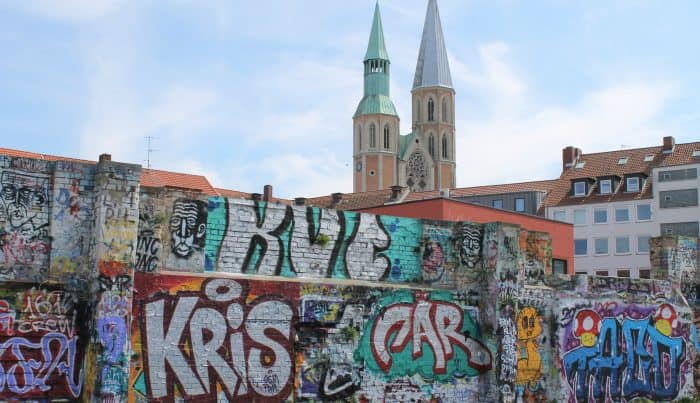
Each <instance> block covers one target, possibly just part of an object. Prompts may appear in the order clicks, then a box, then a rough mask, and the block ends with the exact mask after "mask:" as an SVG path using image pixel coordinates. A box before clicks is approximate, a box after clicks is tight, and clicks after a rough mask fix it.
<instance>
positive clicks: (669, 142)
mask: <svg viewBox="0 0 700 403" xmlns="http://www.w3.org/2000/svg"><path fill="white" fill-rule="evenodd" d="M675 147H676V139H675V138H674V137H673V136H666V137H664V146H663V148H662V149H661V150H662V152H663V153H664V154H670V153H672V152H673V149H674V148H675Z"/></svg>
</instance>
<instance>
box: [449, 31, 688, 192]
mask: <svg viewBox="0 0 700 403" xmlns="http://www.w3.org/2000/svg"><path fill="white" fill-rule="evenodd" d="M480 49H481V51H480V63H481V67H482V70H481V71H479V72H478V73H475V72H473V71H472V70H470V69H469V68H467V67H466V66H465V65H464V64H462V63H461V62H460V61H459V59H458V58H456V57H454V55H453V56H452V60H455V63H454V64H455V65H457V66H458V68H457V69H455V70H453V71H454V72H455V73H456V74H455V78H456V80H457V81H459V82H462V83H463V84H464V85H466V86H467V87H469V89H468V90H467V92H470V93H471V91H477V92H478V93H479V94H480V96H481V101H480V102H482V103H483V104H484V107H485V109H486V111H488V112H487V113H484V114H483V116H477V115H475V114H472V115H471V116H469V117H468V118H467V117H464V116H463V117H462V118H461V119H460V118H459V116H460V114H459V105H458V111H457V117H458V119H459V120H458V121H457V148H458V149H457V158H458V161H457V179H458V183H457V185H458V186H473V185H484V184H495V183H507V182H513V181H526V180H538V179H552V178H555V177H558V175H559V173H560V164H561V162H560V159H559V158H560V155H561V149H562V148H563V147H565V146H567V145H574V146H577V147H579V148H581V149H583V151H584V152H599V151H609V150H614V149H618V148H619V147H620V145H622V144H624V145H625V146H628V147H629V146H634V147H644V146H648V145H654V144H657V143H658V144H660V142H661V137H662V136H664V135H667V134H668V128H667V127H665V126H663V125H661V124H660V123H658V122H657V120H658V118H659V117H660V116H661V114H662V112H663V111H664V108H665V107H666V105H667V103H668V102H669V101H670V100H671V99H672V98H673V97H675V96H676V95H677V86H676V85H674V84H673V83H672V82H667V81H651V80H635V81H625V80H619V81H617V82H612V83H610V84H609V85H607V86H604V87H602V88H600V89H597V90H592V91H589V92H587V93H585V94H583V95H582V96H581V97H580V98H579V99H578V100H573V101H572V102H571V103H570V104H567V105H546V104H542V103H541V102H539V101H538V98H539V97H538V94H537V92H536V91H535V89H533V88H529V87H528V85H527V83H526V80H525V78H524V77H522V75H520V74H517V73H515V71H517V69H516V68H515V67H514V66H513V65H514V63H513V62H512V61H511V60H509V58H508V51H507V50H508V48H507V46H506V45H505V44H498V45H486V46H482V47H481V48H480ZM504 105H506V106H505V107H504Z"/></svg>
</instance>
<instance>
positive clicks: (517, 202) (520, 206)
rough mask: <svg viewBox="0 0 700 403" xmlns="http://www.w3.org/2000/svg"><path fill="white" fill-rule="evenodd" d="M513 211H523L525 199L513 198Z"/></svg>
mask: <svg viewBox="0 0 700 403" xmlns="http://www.w3.org/2000/svg"><path fill="white" fill-rule="evenodd" d="M515 211H525V199H523V198H522V197H516V198H515Z"/></svg>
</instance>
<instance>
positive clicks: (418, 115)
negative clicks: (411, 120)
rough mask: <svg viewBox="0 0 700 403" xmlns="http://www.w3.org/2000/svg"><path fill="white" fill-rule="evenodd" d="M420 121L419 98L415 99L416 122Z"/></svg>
mask: <svg viewBox="0 0 700 403" xmlns="http://www.w3.org/2000/svg"><path fill="white" fill-rule="evenodd" d="M418 122H420V99H418V100H416V123H418Z"/></svg>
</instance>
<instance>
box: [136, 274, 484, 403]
mask: <svg viewBox="0 0 700 403" xmlns="http://www.w3.org/2000/svg"><path fill="white" fill-rule="evenodd" d="M135 291H136V292H135V295H136V297H135V301H134V316H135V320H134V321H133V325H132V344H133V346H134V348H135V354H136V356H137V357H140V362H138V363H137V364H136V365H135V366H133V367H132V371H131V379H130V384H131V386H132V388H133V390H134V391H135V392H136V393H137V400H141V401H147V400H149V399H159V401H175V400H178V399H181V398H182V399H205V400H208V401H214V400H216V401H239V400H253V401H277V402H278V401H282V400H285V399H290V398H292V397H294V398H296V399H297V400H300V401H319V400H341V399H344V398H347V397H350V396H354V397H355V398H356V399H359V400H360V401H387V402H389V401H398V400H397V399H399V396H401V400H403V401H406V400H404V399H408V398H409V397H410V398H414V399H416V400H415V401H419V400H420V401H430V399H443V400H444V399H447V400H444V401H454V400H453V398H454V396H461V397H464V398H466V397H468V396H478V393H479V385H478V382H476V380H475V377H476V376H478V375H479V374H481V373H483V372H486V371H488V370H490V369H491V367H492V356H491V353H490V351H489V350H488V348H487V347H486V346H485V345H484V343H483V342H482V340H481V330H480V327H479V324H478V310H477V309H476V308H475V307H473V306H470V305H469V304H467V303H465V301H464V299H463V297H462V296H460V295H458V294H456V293H451V292H448V291H427V290H414V289H392V288H380V287H359V286H334V285H321V284H304V283H290V282H282V281H274V280H272V281H269V280H267V281H266V280H250V279H242V278H217V277H190V276H174V275H156V276H154V275H149V274H145V273H137V274H136V282H135Z"/></svg>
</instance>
